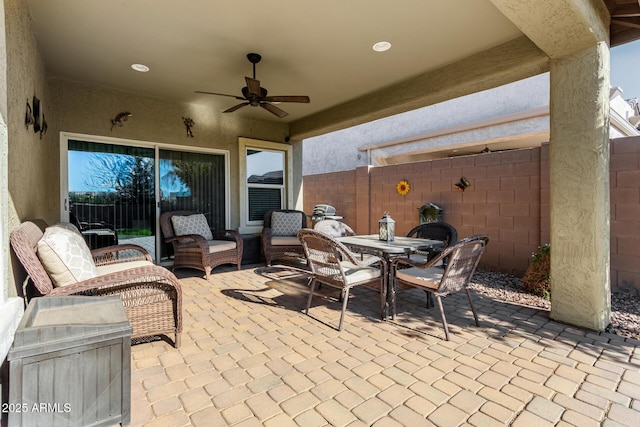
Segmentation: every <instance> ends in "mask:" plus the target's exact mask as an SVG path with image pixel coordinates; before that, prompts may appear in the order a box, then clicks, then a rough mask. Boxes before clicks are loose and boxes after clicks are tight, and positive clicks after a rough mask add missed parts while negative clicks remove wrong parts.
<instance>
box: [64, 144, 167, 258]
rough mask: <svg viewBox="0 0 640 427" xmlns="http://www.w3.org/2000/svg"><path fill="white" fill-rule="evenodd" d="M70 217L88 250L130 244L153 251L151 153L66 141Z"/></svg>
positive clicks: (154, 222)
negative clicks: (89, 248) (85, 242)
mask: <svg viewBox="0 0 640 427" xmlns="http://www.w3.org/2000/svg"><path fill="white" fill-rule="evenodd" d="M68 186H69V193H68V194H69V196H68V203H69V221H70V222H71V223H74V224H75V225H76V226H77V227H78V228H79V229H80V231H81V232H82V234H83V236H84V237H85V240H87V243H88V244H89V245H90V247H91V249H95V248H97V247H102V246H107V245H109V244H115V243H118V242H119V243H135V244H138V245H140V246H143V247H144V248H145V249H147V250H148V251H149V253H151V254H152V255H153V254H155V238H154V236H155V234H156V221H155V217H156V211H155V152H154V149H153V148H144V147H128V146H124V145H114V144H103V143H96V142H86V141H78V140H69V145H68Z"/></svg>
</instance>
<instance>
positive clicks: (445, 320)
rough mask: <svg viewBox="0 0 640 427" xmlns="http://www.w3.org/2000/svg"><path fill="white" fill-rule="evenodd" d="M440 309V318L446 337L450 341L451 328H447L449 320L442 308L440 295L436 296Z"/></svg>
mask: <svg viewBox="0 0 640 427" xmlns="http://www.w3.org/2000/svg"><path fill="white" fill-rule="evenodd" d="M435 297H436V302H437V303H438V308H439V309H440V317H441V318H442V326H444V336H445V339H446V340H447V341H449V326H447V318H446V317H445V316H444V309H443V308H442V298H440V295H435Z"/></svg>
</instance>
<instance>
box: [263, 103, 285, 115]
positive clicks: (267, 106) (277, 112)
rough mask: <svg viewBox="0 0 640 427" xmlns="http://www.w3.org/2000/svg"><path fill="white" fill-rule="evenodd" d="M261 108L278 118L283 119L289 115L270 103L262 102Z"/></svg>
mask: <svg viewBox="0 0 640 427" xmlns="http://www.w3.org/2000/svg"><path fill="white" fill-rule="evenodd" d="M260 106H261V107H262V108H264V109H265V110H267V111H268V112H270V113H272V114H275V115H276V116H278V117H280V118H283V117H286V116H288V115H289V113H287V112H286V111H284V110H281V109H279V108H278V107H276V106H275V105H271V104H269V103H268V102H261V103H260Z"/></svg>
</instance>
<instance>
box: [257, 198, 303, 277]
mask: <svg viewBox="0 0 640 427" xmlns="http://www.w3.org/2000/svg"><path fill="white" fill-rule="evenodd" d="M303 228H307V215H305V213H304V212H302V211H296V210H288V209H278V210H270V211H267V212H266V213H265V214H264V225H263V228H262V249H263V251H264V258H265V260H266V262H267V266H271V262H272V261H273V260H274V259H281V258H304V250H303V249H302V245H301V243H300V240H298V237H297V235H296V233H297V232H298V231H299V230H301V229H303Z"/></svg>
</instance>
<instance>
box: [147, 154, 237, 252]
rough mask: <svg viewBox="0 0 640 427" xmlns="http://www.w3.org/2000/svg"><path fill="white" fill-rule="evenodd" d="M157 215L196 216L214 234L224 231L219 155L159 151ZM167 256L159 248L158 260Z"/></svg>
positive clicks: (165, 249) (165, 247)
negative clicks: (181, 212)
mask: <svg viewBox="0 0 640 427" xmlns="http://www.w3.org/2000/svg"><path fill="white" fill-rule="evenodd" d="M159 159H160V161H159V164H160V212H169V211H177V210H186V211H193V212H199V213H202V214H204V216H205V217H206V218H207V222H208V223H209V226H210V227H211V228H213V229H215V230H224V229H225V228H226V223H227V218H226V211H227V210H226V206H225V158H224V156H223V155H219V154H205V153H192V152H185V151H175V150H160V152H159ZM170 255H171V247H169V246H168V245H166V244H163V245H162V251H161V257H162V259H164V258H167V257H169V256H170Z"/></svg>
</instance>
